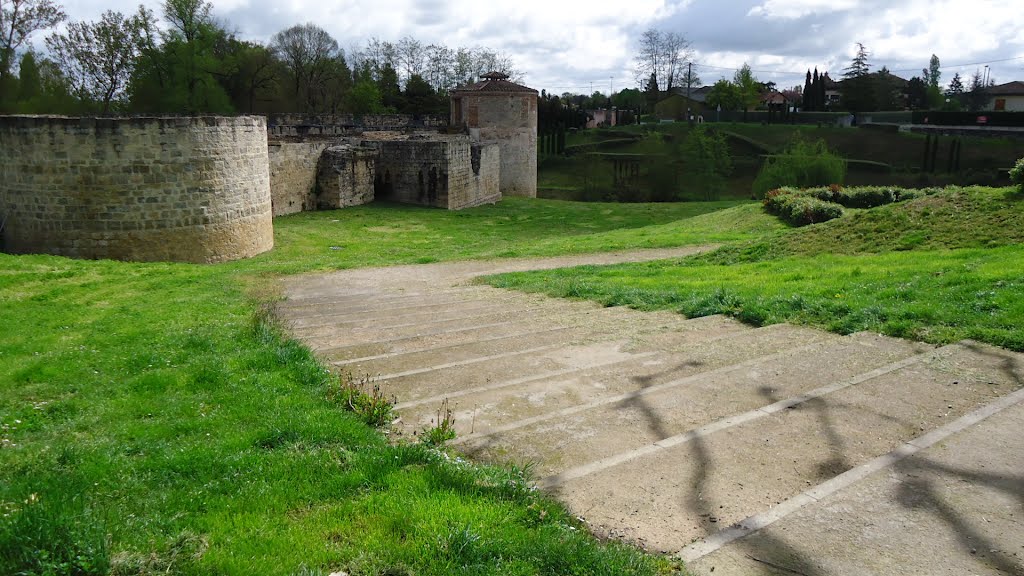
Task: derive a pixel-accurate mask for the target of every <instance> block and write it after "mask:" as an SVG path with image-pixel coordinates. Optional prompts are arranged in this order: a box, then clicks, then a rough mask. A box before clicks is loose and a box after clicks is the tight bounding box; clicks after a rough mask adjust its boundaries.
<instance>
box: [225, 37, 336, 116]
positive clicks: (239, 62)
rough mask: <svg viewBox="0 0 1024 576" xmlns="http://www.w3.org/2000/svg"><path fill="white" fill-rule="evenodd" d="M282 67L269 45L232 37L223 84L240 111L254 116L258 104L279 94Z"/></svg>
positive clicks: (234, 105) (235, 106)
mask: <svg viewBox="0 0 1024 576" xmlns="http://www.w3.org/2000/svg"><path fill="white" fill-rule="evenodd" d="M282 68H283V66H282V64H281V62H280V61H279V60H277V59H276V58H275V57H274V53H273V52H272V51H271V50H270V49H269V48H267V47H266V46H263V45H261V44H258V43H255V42H248V41H239V40H237V39H235V38H231V39H230V45H229V48H228V57H227V58H226V60H225V63H224V66H223V70H224V72H223V77H222V78H221V84H222V85H224V86H225V89H226V90H227V92H228V95H229V96H230V98H231V103H232V105H233V107H234V108H235V109H236V110H242V111H245V112H248V113H250V114H252V113H253V112H255V111H256V102H257V101H260V100H263V101H269V100H272V99H273V98H274V96H275V95H276V94H277V91H278V89H279V88H280V86H279V79H280V77H281V76H282V75H283V70H282ZM349 80H350V79H349Z"/></svg>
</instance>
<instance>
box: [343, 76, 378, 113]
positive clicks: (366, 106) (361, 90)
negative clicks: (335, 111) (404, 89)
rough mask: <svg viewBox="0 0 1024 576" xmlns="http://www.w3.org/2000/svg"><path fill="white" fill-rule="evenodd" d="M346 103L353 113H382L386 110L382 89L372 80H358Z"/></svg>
mask: <svg viewBox="0 0 1024 576" xmlns="http://www.w3.org/2000/svg"><path fill="white" fill-rule="evenodd" d="M345 103H346V106H347V107H348V109H349V110H350V111H351V112H352V113H353V114H380V113H382V112H383V111H384V103H383V101H382V99H381V94H380V89H379V88H377V85H376V84H374V83H373V82H372V81H370V80H360V81H359V82H357V83H356V85H355V86H353V87H352V90H351V91H349V93H348V97H347V98H346V101H345Z"/></svg>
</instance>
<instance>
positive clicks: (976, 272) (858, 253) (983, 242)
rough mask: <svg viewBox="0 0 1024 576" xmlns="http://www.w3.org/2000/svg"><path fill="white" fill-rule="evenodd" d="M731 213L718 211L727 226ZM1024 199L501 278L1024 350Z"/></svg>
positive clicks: (967, 203)
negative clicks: (655, 258)
mask: <svg viewBox="0 0 1024 576" xmlns="http://www.w3.org/2000/svg"><path fill="white" fill-rule="evenodd" d="M728 212H729V211H726V212H723V213H719V214H717V215H716V217H719V218H721V217H723V216H725V215H726V214H728ZM1022 241H1024V199H1022V198H1021V196H1020V194H1019V193H1015V192H1013V191H1011V190H1010V189H989V188H968V189H948V190H946V191H944V192H942V193H940V194H938V195H936V196H932V197H926V198H921V199H918V200H915V201H912V202H908V203H903V204H893V205H889V206H883V207H879V208H874V209H871V210H862V211H852V213H851V214H849V215H847V216H846V217H844V218H840V219H838V220H833V221H830V222H826V223H823V224H819V225H813V226H808V227H806V228H801V229H797V230H787V231H785V232H782V233H778V234H776V235H774V236H771V237H770V238H763V239H758V240H753V241H748V242H739V243H735V244H731V245H727V246H723V247H722V248H720V249H719V250H717V251H715V252H711V253H708V254H704V255H699V256H696V257H692V258H688V259H684V260H681V261H659V262H650V263H640V264H625V265H618V266H607V267H581V268H572V269H561V270H551V271H539V272H525V273H515V274H503V275H497V276H492V277H490V278H489V279H487V281H488V282H489V283H491V284H493V285H495V286H500V287H506V288H516V289H520V290H529V291H537V292H545V293H548V294H552V295H556V296H567V297H575V298H588V299H593V300H597V301H600V302H603V303H605V304H607V305H609V306H613V305H628V306H634V307H637V308H641V309H672V310H678V311H679V312H681V313H683V314H686V315H688V316H705V315H709V314H729V315H732V316H735V317H737V318H740V319H741V320H744V321H746V322H750V323H752V324H756V325H764V324H773V323H778V322H784V321H788V322H794V323H802V324H809V325H813V326H819V327H822V328H826V329H829V330H833V331H836V332H840V333H850V332H854V331H859V330H872V331H877V332H881V333H884V334H889V335H892V336H900V337H906V338H913V339H918V340H923V341H926V342H934V343H948V342H953V341H957V340H960V339H963V338H973V339H976V340H980V341H983V342H989V343H991V344H996V345H999V346H1004V347H1007V348H1010V349H1013V350H1019V351H1024V245H1022V244H1021V242H1022Z"/></svg>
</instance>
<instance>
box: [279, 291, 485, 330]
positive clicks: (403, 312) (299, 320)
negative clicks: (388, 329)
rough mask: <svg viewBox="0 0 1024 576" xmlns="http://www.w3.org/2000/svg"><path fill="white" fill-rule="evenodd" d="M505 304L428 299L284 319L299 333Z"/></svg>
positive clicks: (464, 297)
mask: <svg viewBox="0 0 1024 576" xmlns="http://www.w3.org/2000/svg"><path fill="white" fill-rule="evenodd" d="M503 302H504V301H498V302H495V301H494V300H493V299H491V298H486V297H476V298H474V297H471V296H469V295H458V296H453V297H452V298H451V299H446V300H441V301H437V300H434V299H430V298H428V299H424V300H422V301H419V302H415V301H405V302H402V303H401V304H400V305H394V306H388V307H378V306H361V307H357V308H352V309H346V310H338V311H333V312H309V313H307V314H303V315H295V316H292V317H284V318H283V319H284V320H285V321H286V322H287V323H288V327H289V328H290V329H293V330H296V331H298V330H303V329H309V328H316V327H320V326H333V325H335V324H336V323H338V322H359V321H361V322H372V321H373V320H376V319H382V318H402V317H406V316H411V315H416V314H426V315H429V314H439V313H445V312H450V311H452V310H458V309H460V308H462V307H478V306H494V305H495V304H497V305H499V306H500V305H501V304H502V303H503ZM296 334H298V332H296Z"/></svg>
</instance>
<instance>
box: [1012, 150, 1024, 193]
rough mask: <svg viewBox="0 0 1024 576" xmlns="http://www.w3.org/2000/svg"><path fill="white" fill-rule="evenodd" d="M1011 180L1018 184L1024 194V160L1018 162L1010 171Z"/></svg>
mask: <svg viewBox="0 0 1024 576" xmlns="http://www.w3.org/2000/svg"><path fill="white" fill-rule="evenodd" d="M1010 180H1011V181H1013V183H1015V184H1017V187H1018V188H1019V189H1020V192H1021V193H1022V194H1024V158H1021V159H1020V160H1017V163H1016V164H1015V165H1014V166H1013V168H1011V169H1010Z"/></svg>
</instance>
